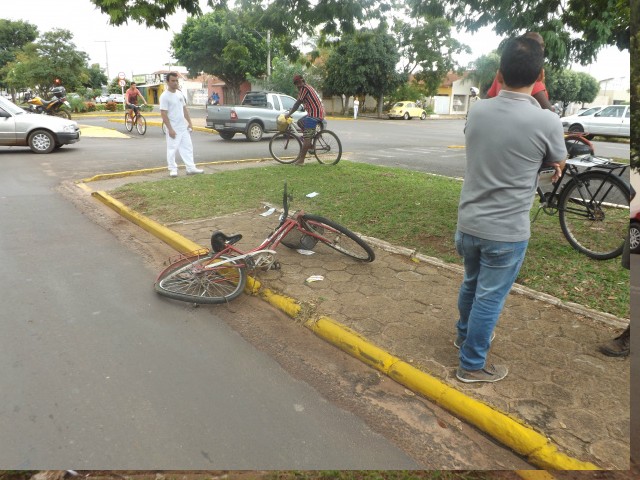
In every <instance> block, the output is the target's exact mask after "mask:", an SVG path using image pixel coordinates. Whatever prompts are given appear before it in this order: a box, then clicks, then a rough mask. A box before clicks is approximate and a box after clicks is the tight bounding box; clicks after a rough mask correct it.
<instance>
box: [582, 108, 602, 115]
mask: <svg viewBox="0 0 640 480" xmlns="http://www.w3.org/2000/svg"><path fill="white" fill-rule="evenodd" d="M600 110H601V109H600V107H594V108H589V109H587V110H585V111H584V112H582V113H581V114H580V116H581V117H586V116H588V115H593V114H594V113H596V112H599V111H600Z"/></svg>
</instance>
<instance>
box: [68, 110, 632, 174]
mask: <svg viewBox="0 0 640 480" xmlns="http://www.w3.org/2000/svg"><path fill="white" fill-rule="evenodd" d="M191 116H192V118H193V119H194V123H195V124H198V123H200V124H201V125H204V117H205V112H204V110H203V109H201V108H192V109H191ZM150 118H151V119H153V118H154V117H150ZM158 118H159V117H155V119H156V120H157V119H158ZM80 123H82V124H89V125H97V126H102V127H107V128H112V129H116V130H117V131H119V132H121V133H123V134H124V133H126V130H125V128H124V125H123V124H121V123H114V122H110V121H108V120H105V119H104V118H83V119H81V120H80ZM328 128H329V129H330V130H333V131H335V132H336V133H337V134H338V136H339V137H340V140H341V142H342V146H343V151H344V152H345V154H344V158H346V159H349V160H352V161H356V162H366V163H371V164H376V165H382V166H390V167H399V168H406V169H410V170H415V171H421V172H428V173H436V174H439V175H446V176H454V177H463V176H464V168H465V151H464V148H463V147H464V132H463V129H464V120H448V119H429V120H424V121H420V120H418V119H412V120H408V121H404V120H387V119H374V118H361V119H359V120H357V121H353V120H350V119H339V120H337V119H330V120H329V123H328ZM192 138H193V142H194V152H195V153H194V154H195V157H196V162H210V161H217V160H234V159H243V158H270V157H269V138H270V136H269V135H265V136H264V137H263V139H262V140H261V141H259V142H248V141H246V139H245V137H244V136H243V135H236V136H235V137H234V138H233V140H231V141H225V140H222V138H220V137H219V136H218V135H216V134H210V133H201V132H194V134H193V136H192ZM92 141H94V142H95V141H97V139H92ZM101 142H103V143H101V145H102V146H101V147H100V155H102V154H106V153H108V152H109V150H110V146H111V145H120V144H121V143H122V141H120V142H118V141H117V140H116V139H102V140H101ZM127 142H128V143H129V144H130V145H131V148H130V149H127V151H125V152H122V149H118V150H119V152H118V154H114V155H113V158H112V162H111V164H110V166H113V167H114V168H115V169H118V168H120V169H125V170H126V169H134V168H144V167H150V166H163V165H165V160H164V158H165V149H164V140H163V134H162V132H161V130H160V128H158V127H149V128H148V130H147V134H146V135H145V136H144V137H137V136H136V135H135V134H134V135H132V137H131V138H130V139H129V140H127ZM138 142H140V143H142V144H143V145H144V146H143V147H142V148H140V145H139V144H138ZM594 147H595V151H596V154H597V155H599V156H602V157H607V158H611V157H613V158H623V159H628V158H629V144H628V143H614V142H595V143H594Z"/></svg>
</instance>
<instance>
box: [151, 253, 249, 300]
mask: <svg viewBox="0 0 640 480" xmlns="http://www.w3.org/2000/svg"><path fill="white" fill-rule="evenodd" d="M230 258H231V257H225V256H221V257H218V258H212V256H211V255H206V256H204V257H203V256H196V257H188V258H185V259H184V260H181V261H179V262H176V263H174V264H172V265H170V266H169V267H168V268H166V269H165V270H164V271H163V272H162V273H161V274H160V275H159V276H158V279H157V280H156V283H155V286H154V287H155V290H156V292H158V293H159V294H160V295H163V296H165V297H168V298H172V299H174V300H181V301H183V302H191V303H202V304H218V303H227V302H229V301H231V300H233V299H234V298H236V297H238V296H239V295H240V294H241V293H242V292H243V290H244V287H245V285H246V283H247V272H246V270H245V264H244V262H241V261H231V262H230V263H227V264H223V265H220V266H217V267H213V268H210V269H206V268H205V267H206V266H207V265H209V264H213V263H216V262H220V261H222V260H229V259H230Z"/></svg>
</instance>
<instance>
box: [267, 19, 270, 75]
mask: <svg viewBox="0 0 640 480" xmlns="http://www.w3.org/2000/svg"><path fill="white" fill-rule="evenodd" d="M267 78H271V30H267Z"/></svg>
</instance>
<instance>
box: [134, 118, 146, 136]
mask: <svg viewBox="0 0 640 480" xmlns="http://www.w3.org/2000/svg"><path fill="white" fill-rule="evenodd" d="M136 130H137V131H138V133H139V134H140V135H144V134H145V133H146V132H147V121H146V120H145V119H144V117H143V116H142V115H138V120H137V121H136Z"/></svg>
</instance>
